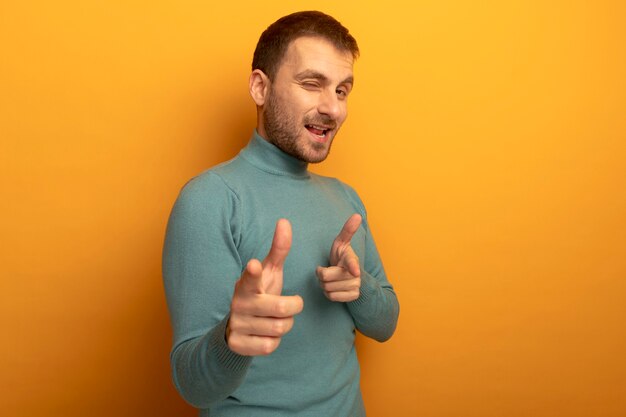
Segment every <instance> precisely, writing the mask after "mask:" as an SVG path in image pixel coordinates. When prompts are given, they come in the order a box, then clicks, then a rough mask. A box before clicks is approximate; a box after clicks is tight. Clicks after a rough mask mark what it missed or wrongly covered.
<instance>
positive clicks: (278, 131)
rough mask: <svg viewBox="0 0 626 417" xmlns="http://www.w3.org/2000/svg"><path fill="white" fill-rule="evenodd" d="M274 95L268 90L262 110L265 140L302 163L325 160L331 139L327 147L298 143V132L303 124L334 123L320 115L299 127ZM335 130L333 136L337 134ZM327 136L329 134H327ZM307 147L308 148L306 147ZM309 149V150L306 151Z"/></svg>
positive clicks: (302, 126)
mask: <svg viewBox="0 0 626 417" xmlns="http://www.w3.org/2000/svg"><path fill="white" fill-rule="evenodd" d="M275 96H276V93H275V92H274V91H271V90H270V94H269V95H268V97H267V101H266V103H265V108H264V109H263V126H264V128H265V133H266V134H267V136H268V137H267V138H265V139H267V140H268V141H270V142H271V143H272V144H274V145H275V146H276V147H278V148H279V149H280V150H282V151H283V152H285V153H286V154H289V155H291V156H293V157H294V158H297V159H299V160H301V161H303V162H308V163H313V164H314V163H318V162H322V161H323V160H325V159H326V158H327V157H328V155H329V154H330V147H331V145H332V139H333V138H332V137H331V138H329V143H328V145H326V144H324V143H317V142H313V141H307V143H300V141H299V139H300V136H299V134H300V132H302V130H303V129H305V128H304V125H305V124H323V125H334V124H335V122H334V121H332V120H330V119H329V118H328V117H327V116H325V115H320V118H319V119H318V120H317V123H315V121H307V120H304V121H302V124H301V125H300V126H299V125H298V121H297V120H295V119H294V118H293V117H292V116H290V115H289V114H288V112H287V111H286V109H285V107H284V105H283V103H284V102H282V101H280V100H279V99H277V98H276V97H275ZM337 130H338V129H336V130H335V131H334V134H336V133H337ZM327 134H330V132H329V133H327ZM307 145H308V146H307ZM307 148H310V149H307Z"/></svg>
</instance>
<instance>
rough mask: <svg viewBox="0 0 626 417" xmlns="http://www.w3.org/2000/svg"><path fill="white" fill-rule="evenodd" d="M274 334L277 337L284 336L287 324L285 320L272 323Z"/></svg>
mask: <svg viewBox="0 0 626 417" xmlns="http://www.w3.org/2000/svg"><path fill="white" fill-rule="evenodd" d="M272 333H273V334H274V335H276V336H282V335H283V334H284V333H285V323H284V322H283V320H273V321H272Z"/></svg>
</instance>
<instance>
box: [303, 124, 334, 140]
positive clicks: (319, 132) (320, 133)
mask: <svg viewBox="0 0 626 417" xmlns="http://www.w3.org/2000/svg"><path fill="white" fill-rule="evenodd" d="M304 127H306V129H307V130H308V131H309V132H311V133H313V134H314V135H315V136H317V137H319V138H325V137H326V134H327V133H328V132H329V131H330V130H331V129H330V128H328V127H325V126H317V125H304Z"/></svg>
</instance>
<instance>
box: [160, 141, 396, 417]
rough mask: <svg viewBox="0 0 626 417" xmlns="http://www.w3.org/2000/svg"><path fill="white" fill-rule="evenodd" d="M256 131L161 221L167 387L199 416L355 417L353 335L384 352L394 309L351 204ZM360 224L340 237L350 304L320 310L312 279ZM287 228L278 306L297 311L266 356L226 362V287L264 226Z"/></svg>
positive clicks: (346, 192) (265, 246) (350, 194)
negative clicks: (353, 220)
mask: <svg viewBox="0 0 626 417" xmlns="http://www.w3.org/2000/svg"><path fill="white" fill-rule="evenodd" d="M307 167H308V165H307V164H306V163H305V162H302V161H300V160H298V159H295V158H293V157H291V156H290V155H287V154H285V153H284V152H282V151H281V150H280V149H278V148H277V147H275V146H274V145H272V144H271V143H269V142H267V141H266V140H264V139H263V138H262V137H260V136H259V135H258V134H257V133H256V132H255V134H254V135H253V137H252V139H251V140H250V142H249V144H248V146H247V147H245V148H244V149H243V150H242V151H241V152H240V153H239V155H238V156H237V157H235V158H234V159H232V160H230V161H228V162H225V163H223V164H221V165H218V166H216V167H214V168H212V169H210V170H208V171H206V172H204V173H203V174H201V175H199V176H197V177H195V178H194V179H192V180H191V181H190V182H189V183H187V184H186V185H185V187H184V188H183V189H182V191H181V193H180V195H179V197H178V199H177V201H176V204H175V205H174V208H173V210H172V213H171V216H170V219H169V223H168V227H167V233H166V238H165V247H164V251H163V277H164V283H165V291H166V296H167V302H168V307H169V311H170V316H171V320H172V324H173V328H174V345H173V348H172V353H171V363H172V373H173V379H174V383H175V385H176V387H177V389H178V390H179V392H180V393H181V395H182V396H183V397H184V398H185V399H186V400H187V401H188V402H189V403H190V404H192V405H194V406H196V407H198V408H200V409H201V410H202V411H201V415H202V416H220V417H221V416H255V417H257V416H259V417H260V416H271V417H277V416H293V415H298V416H315V417H319V416H325V417H330V416H337V417H346V416H350V417H354V416H364V415H365V411H364V408H363V401H362V399H361V392H360V388H359V364H358V362H357V357H356V351H355V346H354V337H355V329H356V330H359V331H360V332H361V333H363V334H364V335H365V336H368V337H371V338H374V339H376V340H379V341H384V340H386V339H388V338H389V337H391V335H392V334H393V332H394V329H395V327H396V322H397V318H398V309H399V307H398V300H397V298H396V295H395V293H394V291H393V288H392V286H391V284H389V282H388V281H387V277H386V275H385V271H384V269H383V266H382V263H381V260H380V258H379V256H378V252H377V250H376V247H375V245H374V241H373V239H372V234H371V232H370V230H369V227H368V223H367V216H366V213H365V208H364V207H363V203H362V202H361V200H360V199H359V197H358V196H357V194H356V193H355V192H354V191H353V190H352V189H351V188H350V187H348V186H347V185H345V184H343V183H341V182H340V181H338V180H336V179H334V178H327V177H322V176H319V175H316V174H313V173H311V172H309V171H308V170H307ZM354 213H359V214H361V216H362V217H363V223H362V225H361V227H360V229H359V230H358V231H357V233H356V234H355V235H354V237H353V238H352V247H353V248H354V250H355V252H356V253H357V255H358V256H359V260H360V263H361V271H362V272H361V282H362V284H361V295H360V297H359V298H358V299H357V300H355V301H352V302H349V303H339V302H332V301H330V300H328V299H327V298H326V297H325V296H324V293H323V292H322V290H321V288H320V286H319V284H318V280H317V277H316V275H315V269H316V267H317V266H318V265H321V266H328V262H329V253H330V247H331V245H332V242H333V240H334V239H335V237H336V236H337V234H338V233H339V231H340V230H341V228H342V226H343V224H344V222H345V221H346V220H347V219H348V218H349V217H350V216H351V215H352V214H354ZM280 218H286V219H288V220H289V221H290V222H291V225H292V230H293V242H292V246H291V250H290V252H289V255H288V257H287V260H286V262H285V265H284V285H283V295H294V294H298V295H300V296H301V297H302V298H303V300H304V310H303V311H302V313H300V314H299V315H297V316H296V317H295V322H294V326H293V329H292V330H291V331H290V332H289V333H288V334H286V335H285V336H283V338H282V341H281V343H280V345H279V347H278V349H276V351H274V352H273V353H272V354H270V355H269V356H257V357H247V356H241V355H238V354H236V353H234V352H232V351H231V350H230V349H229V348H228V345H227V344H226V342H225V338H224V331H225V326H226V322H227V320H228V314H229V309H230V301H231V298H232V295H233V289H234V285H235V281H237V279H239V277H240V275H241V273H242V271H243V268H244V267H245V265H246V264H247V262H248V261H249V260H250V259H252V258H256V259H259V260H262V259H263V258H264V257H265V256H266V255H267V253H268V251H269V248H270V245H271V242H272V236H273V233H274V228H275V225H276V221H277V220H278V219H280Z"/></svg>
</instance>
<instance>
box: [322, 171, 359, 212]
mask: <svg viewBox="0 0 626 417" xmlns="http://www.w3.org/2000/svg"><path fill="white" fill-rule="evenodd" d="M312 177H313V178H314V179H315V180H316V181H318V183H320V184H322V185H323V186H325V187H330V188H333V189H335V190H337V191H339V192H341V193H343V194H344V195H345V197H346V198H347V199H348V200H350V201H351V202H352V203H353V204H354V205H355V206H358V207H361V208H364V205H363V202H362V201H361V198H360V197H359V194H358V193H357V192H356V190H355V189H354V188H353V187H352V186H351V185H349V184H347V183H346V182H344V181H342V180H340V179H339V178H335V177H327V176H323V175H318V174H312Z"/></svg>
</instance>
